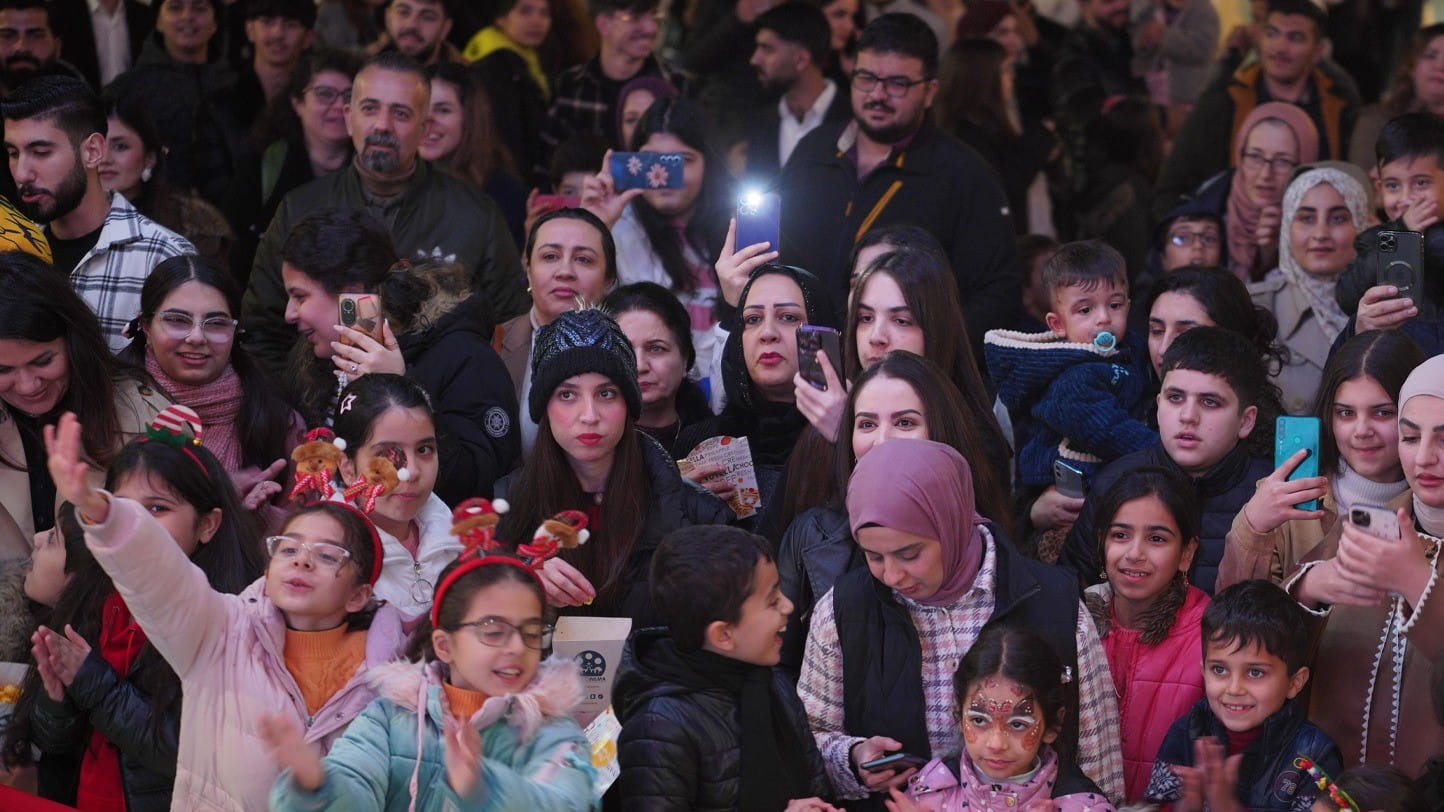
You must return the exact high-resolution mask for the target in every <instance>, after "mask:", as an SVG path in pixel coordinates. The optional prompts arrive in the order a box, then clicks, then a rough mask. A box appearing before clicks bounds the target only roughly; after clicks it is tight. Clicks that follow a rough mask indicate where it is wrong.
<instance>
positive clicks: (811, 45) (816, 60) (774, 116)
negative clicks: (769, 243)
mask: <svg viewBox="0 0 1444 812" xmlns="http://www.w3.org/2000/svg"><path fill="white" fill-rule="evenodd" d="M831 38H832V32H831V29H830V28H829V27H828V25H827V17H825V16H823V13H822V9H821V8H819V7H818V6H815V5H813V4H812V3H808V2H805V0H791V2H787V3H783V4H782V5H780V6H778V7H776V8H774V9H770V10H768V11H766V12H764V13H763V14H762V15H760V16H759V17H758V18H757V39H756V42H757V46H756V48H755V49H754V50H753V51H752V67H754V68H756V69H757V78H758V79H759V80H761V82H762V84H763V85H765V86H766V87H767V88H768V89H770V90H774V91H780V92H781V93H782V98H781V99H780V100H779V101H778V102H777V104H776V106H771V105H769V106H768V107H767V108H766V109H764V110H763V111H762V112H761V113H759V114H758V115H756V116H754V117H753V119H752V122H751V125H750V126H749V127H748V129H747V175H748V176H749V177H756V178H761V179H764V180H765V181H767V182H771V180H772V179H773V178H774V177H775V176H776V175H777V173H778V172H779V171H781V169H782V167H783V166H785V165H786V164H787V159H788V158H790V157H791V156H792V151H793V150H794V149H795V148H796V147H797V144H798V142H799V141H801V140H802V137H803V136H805V135H807V134H808V133H810V132H812V131H813V130H815V129H817V127H818V126H819V125H821V124H823V123H824V122H841V121H846V120H847V118H848V117H849V116H850V115H852V104H851V100H850V99H849V98H848V95H847V94H846V93H842V92H839V91H838V87H837V84H836V83H834V82H833V81H832V80H831V79H828V78H825V77H824V76H823V75H822V66H823V65H825V64H827V58H828V55H829V53H830V46H831Z"/></svg>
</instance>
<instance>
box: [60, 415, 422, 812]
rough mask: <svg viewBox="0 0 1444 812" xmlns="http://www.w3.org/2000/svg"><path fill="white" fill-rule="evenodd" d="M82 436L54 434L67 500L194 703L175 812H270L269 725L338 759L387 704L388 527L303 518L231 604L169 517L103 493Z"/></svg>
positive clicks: (184, 719) (393, 632)
mask: <svg viewBox="0 0 1444 812" xmlns="http://www.w3.org/2000/svg"><path fill="white" fill-rule="evenodd" d="M80 436H81V426H80V423H79V421H77V420H76V419H75V416H74V415H73V414H69V413H67V414H66V415H64V416H63V417H62V418H61V419H60V422H59V424H58V426H56V427H54V428H49V427H47V429H46V431H45V446H46V451H47V453H48V455H49V458H48V465H49V468H50V475H51V477H52V478H53V479H54V481H55V487H56V490H57V492H58V494H59V496H60V498H61V499H64V500H66V501H69V502H71V503H72V504H74V505H75V508H76V516H77V517H78V518H79V519H80V524H81V526H82V527H83V528H84V530H85V537H86V538H85V540H86V545H87V546H88V547H89V548H90V551H91V553H92V554H94V556H95V560H96V561H97V562H99V563H100V566H101V567H102V568H103V569H104V570H105V572H106V573H107V574H108V575H110V578H111V580H112V581H113V583H114V584H115V588H116V591H117V592H118V593H119V594H120V597H121V598H122V599H123V600H124V601H125V604H126V606H127V607H128V608H129V610H130V613H131V615H132V616H133V618H134V620H135V623H136V624H137V625H139V627H140V629H141V631H143V632H144V633H145V635H146V637H147V639H149V641H150V642H151V644H152V645H154V646H155V648H156V650H157V651H159V652H160V655H161V656H162V657H163V658H165V661H166V662H167V663H168V664H169V665H170V667H171V668H172V669H174V670H175V673H176V676H178V677H179V678H180V682H181V692H182V694H183V695H184V697H185V712H184V713H183V714H182V715H181V724H180V737H179V740H178V754H179V758H178V763H177V764H176V776H175V788H174V792H173V796H172V807H173V808H175V809H232V810H257V811H258V812H259V810H265V809H268V808H269V807H268V805H267V797H266V795H267V788H268V787H270V785H271V783H272V782H273V781H274V780H275V777H276V773H277V769H276V767H275V765H274V764H273V763H271V762H270V761H268V760H267V759H264V758H259V757H257V756H258V754H259V753H262V752H264V744H265V739H264V738H263V733H262V725H261V717H262V716H263V714H265V713H273V714H279V715H280V716H281V717H283V718H284V719H286V720H287V721H288V722H289V724H290V725H292V726H294V727H295V728H296V729H298V730H304V733H302V734H301V735H302V736H304V738H305V740H306V741H308V742H312V743H315V744H318V745H320V746H321V747H322V748H325V747H328V746H329V745H330V744H331V742H332V741H334V740H335V739H336V738H338V737H339V736H340V735H341V733H342V731H344V730H345V729H346V726H347V725H348V724H350V723H351V720H352V719H354V718H356V716H357V715H358V714H359V713H361V711H362V710H363V709H364V708H365V707H366V705H367V704H368V703H369V702H370V701H371V700H372V699H373V698H374V697H375V696H376V692H375V690H374V689H373V688H372V687H371V686H370V683H369V677H370V676H371V674H370V670H371V669H372V668H374V667H376V666H378V665H381V664H382V663H386V662H389V661H391V660H394V659H395V658H396V657H397V656H398V655H399V654H400V652H401V648H402V645H403V644H404V642H405V636H404V634H403V632H402V628H401V615H400V613H399V612H398V611H397V610H396V609H394V608H392V607H390V606H380V607H377V605H376V603H375V601H374V600H373V599H372V595H371V592H372V588H373V586H374V584H375V583H376V579H377V577H378V576H379V575H380V571H381V557H382V552H381V540H380V538H379V537H378V536H377V534H376V529H375V527H374V526H373V525H372V524H371V522H370V520H368V519H367V518H366V517H365V515H364V514H362V513H361V512H360V511H358V510H356V509H355V508H353V507H351V506H350V505H347V504H344V503H340V502H318V503H315V504H311V505H307V506H304V507H299V508H296V509H294V510H293V511H292V512H291V514H290V516H289V517H288V518H287V519H286V520H285V522H284V523H283V524H282V525H281V533H282V535H280V536H277V537H272V538H271V539H268V541H267V547H268V548H269V550H270V551H271V553H272V555H271V559H270V562H269V563H268V565H267V567H266V570H265V574H264V575H263V576H262V577H261V578H260V579H258V580H257V581H256V582H255V583H252V584H251V585H250V586H249V587H247V588H246V589H245V591H243V592H242V593H241V594H239V595H228V594H223V593H221V592H217V591H216V590H215V589H214V588H213V587H212V586H211V584H210V582H209V581H208V580H207V578H206V575H205V573H204V572H203V571H202V570H201V569H200V568H199V567H197V566H196V564H195V563H194V562H193V561H192V560H191V559H189V558H187V556H186V553H185V551H184V550H182V549H181V548H180V546H179V545H178V544H176V542H175V541H174V540H173V539H172V537H171V533H170V532H168V531H167V530H166V527H165V525H164V524H163V519H164V514H165V513H166V512H167V511H168V510H169V508H168V507H167V506H166V505H165V504H163V503H160V504H150V503H142V502H138V501H136V500H134V499H129V498H125V497H123V496H120V495H118V494H112V493H109V492H107V491H104V490H101V489H99V488H95V487H94V486H92V485H91V484H90V482H89V480H88V479H87V471H88V466H87V465H86V463H85V462H84V461H82V456H81V452H80ZM215 487H221V488H224V487H228V483H226V482H224V481H221V482H216V483H215Z"/></svg>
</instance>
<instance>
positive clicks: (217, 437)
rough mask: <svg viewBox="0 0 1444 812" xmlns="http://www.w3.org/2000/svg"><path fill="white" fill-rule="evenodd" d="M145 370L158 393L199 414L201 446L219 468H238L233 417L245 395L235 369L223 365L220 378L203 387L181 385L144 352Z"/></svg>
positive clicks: (236, 428) (237, 437) (237, 439)
mask: <svg viewBox="0 0 1444 812" xmlns="http://www.w3.org/2000/svg"><path fill="white" fill-rule="evenodd" d="M145 371H146V372H149V373H150V377H151V378H152V379H154V380H155V382H156V385H158V386H159V387H160V388H161V391H163V392H165V394H166V395H167V396H168V397H169V398H170V399H171V400H173V401H175V402H176V403H179V404H181V405H182V406H189V407H191V408H192V409H195V410H196V414H198V415H200V418H201V425H202V426H204V427H205V432H204V433H203V435H202V436H201V444H202V445H204V446H205V447H206V448H208V449H210V452H211V453H212V454H215V455H216V459H218V460H220V462H221V467H222V468H224V469H225V470H227V471H239V470H240V469H241V435H240V427H239V426H237V425H236V418H237V417H238V416H239V415H240V413H241V399H242V398H243V397H244V396H245V392H244V390H243V389H242V387H241V376H240V375H238V374H236V368H235V367H233V366H231V365H230V364H226V368H225V370H224V371H222V372H221V376H220V377H219V378H217V379H215V380H214V381H211V382H210V383H206V384H189V383H181V382H180V381H177V380H175V379H174V378H172V377H170V376H169V375H167V374H165V370H163V369H161V368H160V362H158V361H156V360H155V353H153V352H151V350H150V348H149V347H147V348H146V350H145Z"/></svg>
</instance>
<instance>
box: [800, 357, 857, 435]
mask: <svg viewBox="0 0 1444 812" xmlns="http://www.w3.org/2000/svg"><path fill="white" fill-rule="evenodd" d="M817 364H818V366H820V367H822V376H823V378H824V379H825V380H826V381H827V388H826V389H818V388H817V387H815V386H813V385H812V384H810V383H808V382H807V380H806V379H805V378H803V377H802V373H800V372H799V373H796V374H794V375H793V376H792V387H793V391H794V395H795V397H794V400H795V402H796V404H797V410H798V411H799V412H802V416H803V417H806V418H807V422H809V423H811V424H812V425H813V427H815V428H816V429H817V430H818V431H819V432H821V433H822V436H823V437H826V438H827V441H828V442H829V443H835V442H837V435H838V430H839V429H840V428H841V427H842V413H843V412H844V411H846V410H847V387H846V386H844V385H843V383H842V381H841V379H839V378H838V377H837V372H836V371H835V370H833V368H832V359H830V358H828V357H827V353H826V352H824V351H822V350H818V351H817Z"/></svg>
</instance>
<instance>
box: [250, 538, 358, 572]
mask: <svg viewBox="0 0 1444 812" xmlns="http://www.w3.org/2000/svg"><path fill="white" fill-rule="evenodd" d="M266 551H267V552H269V553H270V554H271V558H272V560H276V561H295V560H296V559H297V558H300V557H301V553H302V552H305V553H306V555H307V556H308V557H309V558H310V560H311V566H313V567H315V568H316V569H317V570H319V571H321V572H331V573H336V572H340V571H341V568H342V567H344V566H346V562H347V561H350V560H351V551H350V550H348V549H346V548H345V547H342V546H341V545H339V544H332V543H331V542H328V541H300V540H298V539H293V538H291V537H290V536H270V537H268V538H267V539H266Z"/></svg>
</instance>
